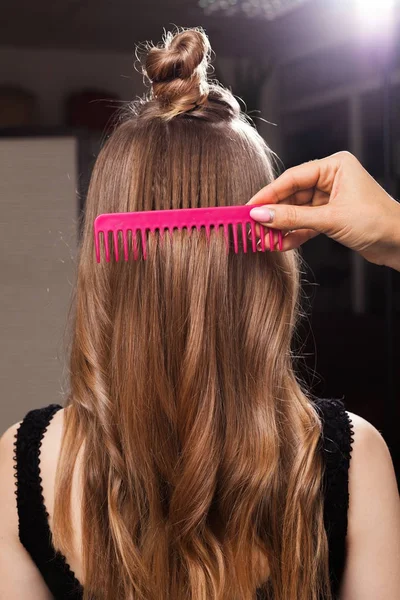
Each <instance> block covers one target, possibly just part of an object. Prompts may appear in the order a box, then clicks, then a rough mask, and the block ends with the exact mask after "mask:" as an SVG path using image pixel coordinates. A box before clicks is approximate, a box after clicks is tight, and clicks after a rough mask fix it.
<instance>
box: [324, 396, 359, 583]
mask: <svg viewBox="0 0 400 600" xmlns="http://www.w3.org/2000/svg"><path fill="white" fill-rule="evenodd" d="M315 406H316V408H317V410H318V413H319V415H320V418H321V422H322V453H323V457H324V464H325V471H324V477H323V488H324V498H325V503H324V520H325V529H326V532H327V537H328V543H329V569H330V575H331V581H332V587H333V591H334V593H337V592H338V591H339V585H340V581H341V578H342V574H343V570H344V565H345V559H346V535H347V512H348V507H349V466H350V458H351V450H352V443H353V441H354V438H353V435H354V430H353V425H352V422H351V420H350V417H349V415H348V414H347V412H346V409H345V407H344V404H343V402H342V401H341V400H322V399H321V400H315Z"/></svg>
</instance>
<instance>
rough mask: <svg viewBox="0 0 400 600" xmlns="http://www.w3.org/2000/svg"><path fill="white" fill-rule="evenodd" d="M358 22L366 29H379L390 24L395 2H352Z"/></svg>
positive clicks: (382, 0) (384, 0)
mask: <svg viewBox="0 0 400 600" xmlns="http://www.w3.org/2000/svg"><path fill="white" fill-rule="evenodd" d="M354 2H355V5H356V9H357V12H358V15H359V20H360V23H361V24H362V25H364V27H365V28H367V29H372V30H376V29H380V28H381V27H385V26H388V25H390V24H391V23H392V21H393V17H394V14H393V13H394V8H395V5H396V4H397V0H354Z"/></svg>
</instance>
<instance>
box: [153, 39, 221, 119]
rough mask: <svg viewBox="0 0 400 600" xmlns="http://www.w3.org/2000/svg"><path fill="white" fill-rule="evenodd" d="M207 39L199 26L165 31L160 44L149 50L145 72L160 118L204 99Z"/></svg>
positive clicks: (195, 104) (205, 98) (202, 102)
mask: <svg viewBox="0 0 400 600" xmlns="http://www.w3.org/2000/svg"><path fill="white" fill-rule="evenodd" d="M210 54H211V47H210V42H209V41H208V37H207V36H206V34H205V33H204V32H203V31H202V30H200V29H190V30H187V31H182V32H180V33H178V34H176V35H174V34H172V33H171V32H169V33H167V35H166V36H165V40H164V45H163V47H153V48H151V49H150V50H149V52H148V54H147V58H146V63H145V72H146V74H147V77H148V78H149V79H150V81H151V83H152V86H153V95H154V97H155V98H156V99H157V100H158V101H159V102H160V105H161V106H162V108H163V116H164V118H166V119H167V120H168V119H171V118H173V117H174V116H176V115H178V114H180V113H183V112H187V111H188V110H191V109H193V108H196V107H197V106H199V105H201V104H204V103H205V102H206V101H207V98H208V93H209V86H208V82H207V67H208V65H209V60H210Z"/></svg>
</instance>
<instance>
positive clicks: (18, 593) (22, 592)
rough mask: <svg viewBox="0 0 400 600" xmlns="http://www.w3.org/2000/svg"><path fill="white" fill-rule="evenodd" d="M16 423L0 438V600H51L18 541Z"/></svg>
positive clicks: (29, 558)
mask: <svg viewBox="0 0 400 600" xmlns="http://www.w3.org/2000/svg"><path fill="white" fill-rule="evenodd" d="M18 426H19V423H17V424H16V425H13V426H12V427H10V428H9V429H7V431H6V432H5V433H4V434H3V436H2V437H1V438H0V488H1V494H0V600H31V599H32V598H34V599H35V600H53V595H52V594H51V593H50V591H49V589H48V587H47V585H46V584H45V582H44V580H43V578H42V576H41V574H40V572H39V570H38V568H37V567H36V565H35V563H34V562H33V560H32V559H31V557H30V555H29V553H28V552H27V551H26V550H25V548H24V547H23V545H22V544H21V542H20V541H19V537H18V514H17V510H16V496H15V493H14V491H15V478H14V473H15V470H14V468H13V467H14V464H15V463H14V441H15V438H14V436H15V433H16V432H17V429H18Z"/></svg>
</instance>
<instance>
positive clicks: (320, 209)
mask: <svg viewBox="0 0 400 600" xmlns="http://www.w3.org/2000/svg"><path fill="white" fill-rule="evenodd" d="M249 214H250V217H251V218H252V219H254V220H255V221H258V222H259V223H261V224H262V225H265V226H266V227H273V228H274V229H286V230H291V231H294V230H296V229H313V230H314V231H318V233H327V231H328V230H330V229H332V222H331V211H330V208H329V206H328V205H327V204H324V205H321V206H295V205H293V204H270V205H263V206H257V207H255V208H253V209H252V210H251V211H250V213H249Z"/></svg>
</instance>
